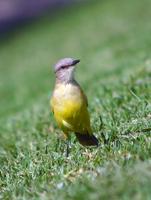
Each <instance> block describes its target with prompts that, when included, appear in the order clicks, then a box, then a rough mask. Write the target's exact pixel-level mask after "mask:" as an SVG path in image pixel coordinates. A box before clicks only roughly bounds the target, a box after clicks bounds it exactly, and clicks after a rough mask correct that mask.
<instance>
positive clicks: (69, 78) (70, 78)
mask: <svg viewBox="0 0 151 200" xmlns="http://www.w3.org/2000/svg"><path fill="white" fill-rule="evenodd" d="M73 82H75V78H74V73H69V74H67V73H58V74H57V75H56V83H62V84H69V83H73Z"/></svg>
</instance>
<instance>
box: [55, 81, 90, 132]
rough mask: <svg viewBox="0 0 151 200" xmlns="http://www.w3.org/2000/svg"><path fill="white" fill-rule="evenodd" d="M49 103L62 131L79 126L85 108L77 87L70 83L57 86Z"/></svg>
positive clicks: (72, 129)
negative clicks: (64, 85)
mask: <svg viewBox="0 0 151 200" xmlns="http://www.w3.org/2000/svg"><path fill="white" fill-rule="evenodd" d="M51 104H52V107H53V111H54V116H55V119H56V121H57V123H58V125H59V126H60V128H61V129H62V130H63V131H74V130H75V127H76V128H78V127H80V126H81V125H80V123H81V120H82V118H83V116H84V113H85V112H83V111H84V110H87V109H86V102H85V99H84V98H83V96H82V94H81V92H80V90H79V89H78V88H77V87H74V86H71V85H69V86H66V87H58V88H57V89H56V90H55V93H54V95H53V97H52V101H51ZM79 119H81V120H79ZM82 121H83V120H82Z"/></svg>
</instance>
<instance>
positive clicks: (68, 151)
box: [66, 139, 70, 157]
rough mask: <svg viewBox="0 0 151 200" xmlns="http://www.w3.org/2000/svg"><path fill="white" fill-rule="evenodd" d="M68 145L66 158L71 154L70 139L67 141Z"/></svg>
mask: <svg viewBox="0 0 151 200" xmlns="http://www.w3.org/2000/svg"><path fill="white" fill-rule="evenodd" d="M66 145H67V148H66V157H68V156H69V153H70V141H69V139H67V141H66Z"/></svg>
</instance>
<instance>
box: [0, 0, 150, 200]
mask: <svg viewBox="0 0 151 200" xmlns="http://www.w3.org/2000/svg"><path fill="white" fill-rule="evenodd" d="M150 9H151V1H149V0H144V1H137V0H133V1H130V0H128V1H120V0H115V1H110V0H109V1H93V3H89V4H86V5H83V6H76V7H75V8H74V7H72V8H70V9H69V8H68V9H66V10H65V11H63V12H60V13H59V15H58V17H56V18H55V17H54V18H52V17H46V18H42V19H39V20H37V21H36V22H35V23H32V24H31V25H27V26H26V27H24V28H22V30H16V31H15V32H14V33H13V34H12V36H11V37H8V38H7V40H5V41H3V42H2V43H1V46H0V199H62V200H65V199H77V200H83V199H90V200H96V199H103V200H104V199H111V198H112V199H124V200H126V199H138V200H139V199H142V200H144V199H148V200H149V199H151V190H150V185H151V37H150V35H151V34H150V33H151V26H150V19H151V12H150ZM51 18H52V19H51ZM62 57H74V58H81V63H80V65H79V67H78V68H77V79H78V80H79V82H80V83H81V85H82V87H83V88H84V90H85V92H86V94H87V96H88V99H89V111H90V114H91V124H92V128H93V131H94V133H95V135H96V136H97V137H98V139H99V141H100V146H99V148H97V149H96V148H89V149H86V148H83V147H81V146H80V145H79V144H78V142H76V139H75V137H74V135H73V137H72V148H71V152H70V156H69V157H68V158H66V157H65V144H64V141H62V140H61V139H60V131H59V129H58V128H57V125H56V124H55V121H54V119H53V116H52V113H50V109H49V97H50V95H51V93H52V89H53V85H54V74H53V70H52V67H51V66H52V65H53V64H54V63H55V62H56V61H57V60H58V59H60V58H62Z"/></svg>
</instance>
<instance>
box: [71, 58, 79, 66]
mask: <svg viewBox="0 0 151 200" xmlns="http://www.w3.org/2000/svg"><path fill="white" fill-rule="evenodd" d="M79 62H80V60H79V59H78V60H74V61H73V63H72V65H76V64H77V63H79Z"/></svg>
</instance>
